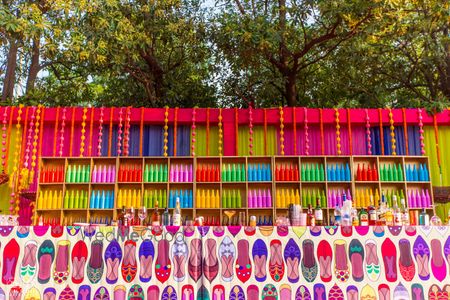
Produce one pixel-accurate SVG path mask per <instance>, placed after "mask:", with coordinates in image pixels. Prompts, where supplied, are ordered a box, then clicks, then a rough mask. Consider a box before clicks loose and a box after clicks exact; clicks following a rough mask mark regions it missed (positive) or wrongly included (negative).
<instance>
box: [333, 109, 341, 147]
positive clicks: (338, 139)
mask: <svg viewBox="0 0 450 300" xmlns="http://www.w3.org/2000/svg"><path fill="white" fill-rule="evenodd" d="M334 111H335V121H336V147H337V154H338V155H341V154H342V151H341V125H339V110H338V109H337V108H335V109H334Z"/></svg>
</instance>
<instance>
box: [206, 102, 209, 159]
mask: <svg viewBox="0 0 450 300" xmlns="http://www.w3.org/2000/svg"><path fill="white" fill-rule="evenodd" d="M206 156H209V107H208V108H207V109H206Z"/></svg>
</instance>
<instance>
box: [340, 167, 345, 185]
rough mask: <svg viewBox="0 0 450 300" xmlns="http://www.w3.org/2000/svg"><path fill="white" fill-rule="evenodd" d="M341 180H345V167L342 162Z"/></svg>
mask: <svg viewBox="0 0 450 300" xmlns="http://www.w3.org/2000/svg"><path fill="white" fill-rule="evenodd" d="M341 181H345V168H344V164H341Z"/></svg>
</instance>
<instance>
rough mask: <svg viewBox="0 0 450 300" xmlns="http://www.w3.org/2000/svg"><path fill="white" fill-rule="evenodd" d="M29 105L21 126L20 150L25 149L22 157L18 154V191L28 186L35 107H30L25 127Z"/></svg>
mask: <svg viewBox="0 0 450 300" xmlns="http://www.w3.org/2000/svg"><path fill="white" fill-rule="evenodd" d="M29 109H30V107H27V110H26V113H25V124H24V128H23V137H22V138H23V145H22V150H21V151H23V150H25V152H24V155H23V157H22V153H21V154H20V159H21V162H20V163H19V165H20V166H22V168H21V169H20V175H19V187H18V191H19V192H20V191H21V190H22V189H28V187H29V186H30V170H29V169H28V167H29V160H30V153H31V143H32V141H33V127H34V119H35V114H36V107H35V106H32V107H31V116H30V123H29V124H28V127H27V123H28V122H27V120H28V112H29ZM27 132H28V136H27V138H26V139H25V138H24V136H25V134H26V133H27ZM17 200H18V198H16V206H17V205H19V204H18V203H17Z"/></svg>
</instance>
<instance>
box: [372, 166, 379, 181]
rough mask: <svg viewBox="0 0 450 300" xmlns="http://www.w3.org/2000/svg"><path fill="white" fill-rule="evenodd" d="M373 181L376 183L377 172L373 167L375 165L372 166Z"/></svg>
mask: <svg viewBox="0 0 450 300" xmlns="http://www.w3.org/2000/svg"><path fill="white" fill-rule="evenodd" d="M372 170H373V180H375V181H378V170H377V168H376V166H375V164H373V169H372Z"/></svg>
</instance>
